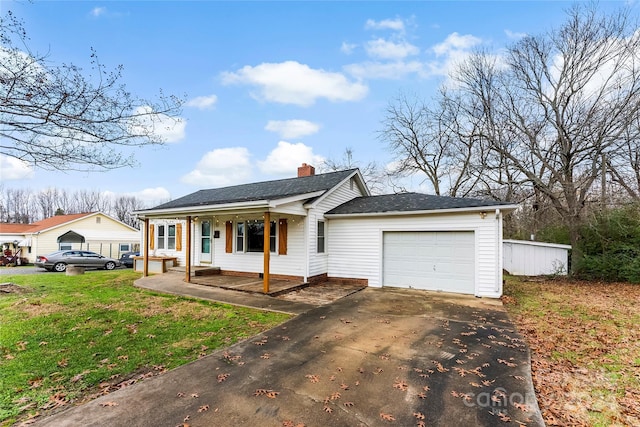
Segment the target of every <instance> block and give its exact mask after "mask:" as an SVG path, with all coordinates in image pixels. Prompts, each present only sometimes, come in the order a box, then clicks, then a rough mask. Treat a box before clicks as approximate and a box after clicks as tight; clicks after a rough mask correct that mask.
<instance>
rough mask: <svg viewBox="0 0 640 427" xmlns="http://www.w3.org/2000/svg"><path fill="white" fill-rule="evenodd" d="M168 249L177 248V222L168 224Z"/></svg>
mask: <svg viewBox="0 0 640 427" xmlns="http://www.w3.org/2000/svg"><path fill="white" fill-rule="evenodd" d="M167 234H168V236H167V249H175V248H176V226H175V224H171V225H169V226H167Z"/></svg>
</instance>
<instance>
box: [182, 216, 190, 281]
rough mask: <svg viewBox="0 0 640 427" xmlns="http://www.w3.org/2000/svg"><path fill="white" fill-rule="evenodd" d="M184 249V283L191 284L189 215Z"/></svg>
mask: <svg viewBox="0 0 640 427" xmlns="http://www.w3.org/2000/svg"><path fill="white" fill-rule="evenodd" d="M186 243H187V244H186V248H185V258H186V260H187V266H186V268H185V275H186V277H185V278H184V281H185V282H187V283H191V215H187V242H186Z"/></svg>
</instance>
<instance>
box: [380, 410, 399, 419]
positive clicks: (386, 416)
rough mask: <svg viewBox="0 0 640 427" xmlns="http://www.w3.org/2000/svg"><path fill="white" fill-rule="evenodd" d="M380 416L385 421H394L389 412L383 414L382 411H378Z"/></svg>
mask: <svg viewBox="0 0 640 427" xmlns="http://www.w3.org/2000/svg"><path fill="white" fill-rule="evenodd" d="M380 418H382V419H383V420H385V421H395V420H396V419H395V417H394V416H393V415H391V414H385V413H384V412H380Z"/></svg>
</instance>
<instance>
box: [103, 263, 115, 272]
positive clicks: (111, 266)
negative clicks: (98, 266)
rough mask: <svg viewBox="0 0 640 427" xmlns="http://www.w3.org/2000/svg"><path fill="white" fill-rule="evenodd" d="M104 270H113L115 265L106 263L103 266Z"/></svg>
mask: <svg viewBox="0 0 640 427" xmlns="http://www.w3.org/2000/svg"><path fill="white" fill-rule="evenodd" d="M104 268H105V269H107V270H113V269H114V268H116V263H115V262H112V261H109V262H108V263H106V264H105V265H104Z"/></svg>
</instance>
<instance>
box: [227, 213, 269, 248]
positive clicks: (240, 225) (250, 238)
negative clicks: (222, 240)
mask: <svg viewBox="0 0 640 427" xmlns="http://www.w3.org/2000/svg"><path fill="white" fill-rule="evenodd" d="M269 251H270V252H275V251H276V221H270V223H269ZM236 252H264V221H263V220H249V221H239V222H237V223H236Z"/></svg>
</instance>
